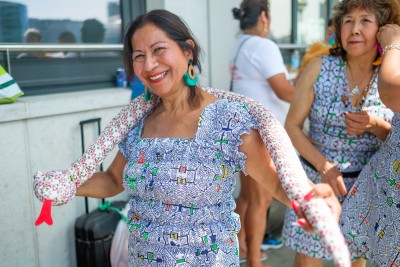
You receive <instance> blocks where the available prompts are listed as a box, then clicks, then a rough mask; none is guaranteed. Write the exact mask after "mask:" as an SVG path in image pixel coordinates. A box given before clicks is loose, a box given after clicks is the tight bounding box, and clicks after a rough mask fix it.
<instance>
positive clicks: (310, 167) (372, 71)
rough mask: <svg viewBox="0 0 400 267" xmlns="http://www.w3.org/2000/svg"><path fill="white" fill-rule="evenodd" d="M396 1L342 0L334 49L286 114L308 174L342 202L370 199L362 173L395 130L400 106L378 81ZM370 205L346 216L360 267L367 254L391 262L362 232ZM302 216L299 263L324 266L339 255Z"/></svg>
mask: <svg viewBox="0 0 400 267" xmlns="http://www.w3.org/2000/svg"><path fill="white" fill-rule="evenodd" d="M395 6H397V5H394V2H393V1H392V0H363V1H361V0H343V1H342V2H340V3H339V4H337V5H336V6H335V9H334V11H335V13H334V17H333V22H334V26H335V35H336V40H335V45H334V46H333V48H332V49H331V50H330V55H328V56H322V57H318V58H315V59H313V60H312V61H311V62H310V63H309V65H307V67H306V69H305V70H304V72H302V74H301V75H300V77H299V79H298V82H297V83H296V89H297V90H295V95H294V100H293V101H292V103H291V107H290V110H289V114H288V117H287V120H286V125H285V126H286V130H287V132H288V134H289V136H290V137H291V140H292V142H293V144H294V146H295V147H296V148H297V150H298V151H299V153H300V159H301V161H302V164H303V167H304V170H305V171H306V172H307V175H308V177H309V178H310V179H311V180H312V181H313V182H315V183H328V184H330V185H331V187H332V188H333V190H334V191H335V194H336V195H337V196H338V197H339V198H340V199H341V200H342V201H343V200H344V199H345V198H346V200H344V201H345V202H344V203H350V200H351V199H352V197H353V196H354V195H356V196H358V198H362V201H361V202H363V203H367V199H368V198H369V189H368V188H365V187H364V190H363V191H361V190H360V189H359V188H358V187H357V186H356V185H357V182H356V179H357V176H358V175H359V174H360V172H361V171H362V169H363V168H364V167H365V168H368V165H369V164H368V162H369V160H370V159H371V158H372V157H373V155H374V154H375V153H376V152H377V151H378V148H379V147H380V146H382V145H383V142H384V140H385V139H386V137H387V136H388V134H389V132H390V130H391V125H390V122H391V119H392V116H393V112H392V111H391V110H390V109H388V108H387V107H385V106H384V105H383V104H382V102H381V100H380V98H379V93H378V87H377V81H378V73H379V65H380V62H381V59H380V54H379V51H378V42H377V33H378V29H379V27H380V26H382V25H384V24H386V23H393V22H395V21H397V20H398V18H399V11H398V9H397V8H393V7H395ZM306 118H308V119H309V120H310V131H309V132H308V133H307V134H306V133H304V132H303V124H304V121H305V120H306ZM368 180H375V178H373V177H372V176H371V177H368ZM353 184H354V185H353ZM350 192H351V193H350ZM368 201H370V200H368ZM371 201H373V203H372V204H371V205H369V206H368V208H365V209H363V210H362V211H363V212H364V213H365V214H369V213H370V210H369V207H376V206H378V205H379V201H377V200H371ZM375 201H376V202H377V203H375ZM351 203H353V202H351ZM368 203H371V202H368ZM363 205H364V204H360V205H358V204H357V205H355V206H351V207H350V206H347V207H346V211H345V212H343V215H342V217H341V226H342V227H343V233H344V234H345V236H346V238H348V243H349V248H350V250H351V254H352V260H353V261H354V262H353V266H365V264H366V262H365V259H368V260H371V261H372V263H373V266H384V265H385V264H386V263H384V262H386V261H385V259H384V255H378V254H377V253H376V252H375V251H374V252H373V253H371V252H370V250H371V246H370V244H371V245H372V244H373V245H374V246H376V244H375V243H374V242H373V241H371V239H373V238H370V237H367V234H364V233H366V232H363V233H361V232H360V225H362V224H363V222H362V220H360V218H361V217H362V216H364V215H365V214H364V213H363V214H360V212H359V211H358V210H359V208H358V207H359V206H363ZM365 216H366V215H365ZM382 216H383V217H384V216H385V215H384V214H382ZM371 219H372V218H370V217H368V220H369V221H371ZM373 219H374V220H375V221H376V220H378V218H376V217H375V218H373ZM294 220H296V217H295V214H294V213H293V212H292V211H289V212H288V213H287V215H286V220H285V227H284V238H285V244H286V245H287V246H288V247H290V248H292V249H293V250H295V251H296V257H295V266H322V264H323V260H329V259H331V255H330V252H329V249H328V248H326V247H324V246H322V245H321V244H320V241H319V239H318V238H317V237H316V236H315V235H313V234H310V233H306V232H304V231H303V230H302V229H301V228H300V227H298V226H295V225H293V224H292V222H293V221H294ZM368 224H369V226H370V228H369V229H370V231H371V233H372V232H373V230H372V228H373V226H372V225H377V224H374V223H368ZM361 228H363V227H361ZM394 234H395V235H396V232H394ZM380 242H387V243H385V244H387V245H388V246H386V247H385V251H386V248H388V247H391V246H397V245H395V244H396V242H393V239H391V238H389V237H387V238H386V239H385V240H382V241H380ZM382 254H383V253H382Z"/></svg>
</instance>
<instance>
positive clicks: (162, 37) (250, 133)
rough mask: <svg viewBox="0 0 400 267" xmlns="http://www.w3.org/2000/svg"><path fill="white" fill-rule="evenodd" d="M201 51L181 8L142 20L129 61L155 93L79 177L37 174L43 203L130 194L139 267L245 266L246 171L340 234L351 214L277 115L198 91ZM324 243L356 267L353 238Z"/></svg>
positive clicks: (96, 147) (103, 139)
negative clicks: (313, 174)
mask: <svg viewBox="0 0 400 267" xmlns="http://www.w3.org/2000/svg"><path fill="white" fill-rule="evenodd" d="M200 51H201V50H200V47H199V46H198V44H197V42H196V41H195V39H194V37H193V35H192V34H191V33H190V31H189V29H188V28H187V26H186V25H185V23H184V22H183V21H182V20H181V19H180V18H179V17H178V16H177V15H175V14H173V13H171V12H169V11H166V10H152V11H150V12H148V13H146V14H144V15H141V16H139V17H138V18H137V19H136V20H134V21H133V22H132V23H131V24H130V25H129V27H128V30H127V32H126V37H125V40H124V56H125V57H124V59H125V62H126V67H127V69H128V70H129V71H128V74H129V75H130V77H132V76H133V74H135V75H137V76H138V77H139V79H140V80H141V81H142V82H143V83H144V84H145V85H146V86H148V87H150V89H151V91H152V94H153V96H152V97H151V99H150V100H149V101H147V102H146V101H144V99H143V98H142V97H141V98H139V99H135V100H134V101H132V103H131V104H130V105H129V106H127V107H126V108H125V109H124V110H123V111H121V113H120V114H119V115H118V116H117V117H116V118H115V119H114V120H113V121H112V122H111V123H110V125H109V126H107V127H106V129H105V130H104V132H103V134H102V135H101V136H100V137H99V139H98V140H97V141H96V142H95V143H94V144H93V145H92V146H91V147H90V148H89V149H88V150H87V152H86V153H84V155H83V156H82V158H81V159H79V160H78V161H76V162H75V163H73V164H72V165H71V167H70V168H69V169H68V170H66V171H55V172H49V173H37V174H36V175H35V183H34V188H35V192H36V195H37V197H38V198H39V199H40V200H42V201H44V202H45V203H49V202H50V203H52V204H53V205H61V204H65V203H66V202H68V201H70V200H71V199H72V198H73V197H74V196H75V194H76V195H78V196H91V197H97V198H99V197H100V198H102V197H109V196H113V195H116V194H118V193H120V192H122V191H123V190H125V191H126V192H128V193H129V194H130V211H129V213H128V225H129V229H130V237H129V250H130V253H129V266H151V265H154V266H155V265H163V266H174V265H176V264H177V263H178V264H179V263H182V264H184V265H185V266H193V267H194V266H215V267H216V266H239V255H238V244H237V237H236V234H237V232H238V231H239V229H240V223H239V220H238V216H237V214H236V213H234V212H233V210H234V207H235V201H234V199H233V197H232V193H233V190H234V187H235V182H236V180H235V173H236V172H237V171H239V170H241V171H243V172H245V173H249V175H251V177H253V178H254V179H255V180H256V181H257V182H259V183H260V184H261V185H262V186H263V187H264V188H265V189H266V190H268V191H269V192H270V193H271V195H272V196H273V197H275V198H276V199H278V200H279V201H281V202H282V203H284V204H285V205H287V206H290V200H289V196H288V195H290V197H291V198H292V199H293V201H294V203H297V202H296V201H298V202H299V203H301V204H302V207H304V213H305V214H306V215H307V218H309V219H310V222H311V223H313V226H315V227H316V229H317V230H318V231H319V234H320V235H321V236H324V237H325V236H329V235H333V234H334V233H339V230H338V229H337V225H336V222H335V220H334V217H333V216H331V214H334V215H335V216H338V215H339V209H337V208H338V207H339V204H338V201H337V199H336V198H335V196H334V195H333V191H332V190H331V188H330V187H328V186H315V187H312V186H311V184H310V183H309V182H308V180H307V179H306V177H305V174H304V173H300V175H299V173H298V172H296V171H295V170H298V169H299V168H300V164H299V162H298V160H297V158H296V154H295V151H294V149H293V147H291V146H290V142H289V141H288V140H287V139H288V138H287V136H286V135H285V133H284V131H283V129H282V127H281V126H280V125H279V123H278V122H277V121H276V119H275V118H274V117H273V116H271V114H270V113H269V111H268V110H266V108H265V107H263V106H261V105H259V104H258V103H256V102H255V101H251V100H249V99H246V98H245V97H243V96H240V95H236V94H233V93H226V92H224V91H221V90H216V89H212V88H204V87H201V86H199V85H197V84H195V80H196V79H195V78H194V77H192V78H193V79H192V78H191V77H190V76H193V73H192V70H193V66H192V65H195V66H197V67H198V68H199V66H200V65H199V61H198V59H199V52H200ZM199 69H200V68H199ZM187 71H190V72H191V74H190V75H189V74H188V75H189V78H188V79H189V80H190V81H188V80H187V79H184V76H185V73H186V72H187ZM267 125H268V127H267ZM272 136H275V137H272ZM276 136H279V138H282V139H285V140H284V141H283V140H282V141H279V140H276V139H275V138H276ZM271 138H272V139H271ZM116 143H119V152H118V153H117V155H116V156H115V158H114V161H113V162H112V164H111V165H110V166H109V168H108V169H107V171H105V172H97V173H94V174H93V172H94V170H96V167H94V165H96V164H98V163H99V161H102V160H103V159H104V157H105V155H106V154H107V152H109V151H110V150H109V149H112V147H113V145H115V144H116ZM290 159H294V162H292V161H291V160H290ZM296 160H297V161H296ZM282 162H284V163H283V164H282ZM289 162H290V164H289ZM287 166H290V168H289V167H287ZM293 166H295V167H293ZM278 172H280V173H279V174H280V176H281V178H282V183H281V180H280V178H279V177H278ZM295 173H296V174H295ZM92 174H93V175H92ZM299 177H300V178H299ZM89 178H90V179H89ZM296 178H297V180H296ZM56 184H57V185H56ZM284 187H285V189H286V190H287V191H288V192H287V193H286V192H285V190H284ZM55 188H58V189H55ZM54 189H55V191H56V192H54V191H53V190H54ZM59 192H63V193H62V194H59ZM306 194H308V197H305V195H306ZM311 196H317V197H318V196H319V197H322V198H323V200H321V199H315V198H313V199H312V200H310V198H311ZM326 204H329V207H330V208H331V210H329V208H328V206H327V205H326ZM295 206H296V207H297V208H296V210H297V212H298V215H299V217H301V219H300V222H301V223H302V224H303V225H304V226H307V225H308V226H309V224H308V223H307V221H306V219H305V218H304V214H303V212H302V210H300V209H299V208H298V206H299V205H297V204H295ZM45 207H48V204H46V205H45ZM323 207H325V209H324V208H323ZM44 210H46V209H44ZM320 211H322V212H323V215H321V216H319V215H318V216H319V218H321V219H318V220H316V217H315V216H317V215H316V212H318V213H319V212H320ZM43 214H46V213H43ZM319 214H320V213H319ZM40 218H42V216H41V217H40ZM324 240H325V241H326V242H327V243H329V245H330V246H332V247H333V248H335V252H336V253H335V255H336V256H337V257H336V259H337V260H338V262H340V264H339V265H340V266H343V267H346V266H348V257H346V253H347V251H346V247H345V246H344V245H343V242H341V241H343V239H341V238H340V237H338V238H335V240H333V239H332V238H329V239H328V238H325V239H324ZM339 265H338V266H339Z"/></svg>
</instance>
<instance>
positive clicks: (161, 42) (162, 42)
mask: <svg viewBox="0 0 400 267" xmlns="http://www.w3.org/2000/svg"><path fill="white" fill-rule="evenodd" d="M166 43H167V42H165V41H158V42H155V43H154V44H152V45H150V48H153V47H154V46H156V45H158V44H166ZM136 52H142V50H140V49H136V50H135V49H133V50H132V53H136Z"/></svg>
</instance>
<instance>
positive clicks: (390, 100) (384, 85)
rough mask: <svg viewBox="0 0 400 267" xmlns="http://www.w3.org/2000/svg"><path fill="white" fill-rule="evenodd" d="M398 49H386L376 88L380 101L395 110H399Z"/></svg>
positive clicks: (399, 76) (399, 59)
mask: <svg viewBox="0 0 400 267" xmlns="http://www.w3.org/2000/svg"><path fill="white" fill-rule="evenodd" d="M399 62H400V51H398V50H396V49H393V50H388V51H387V52H386V54H385V56H384V58H383V62H382V66H381V69H380V71H379V80H378V90H379V96H380V98H381V100H382V102H383V103H384V104H385V105H386V106H387V107H388V108H390V109H392V110H393V111H395V112H400V105H399V101H400V69H399V68H398V67H395V66H398V63H399Z"/></svg>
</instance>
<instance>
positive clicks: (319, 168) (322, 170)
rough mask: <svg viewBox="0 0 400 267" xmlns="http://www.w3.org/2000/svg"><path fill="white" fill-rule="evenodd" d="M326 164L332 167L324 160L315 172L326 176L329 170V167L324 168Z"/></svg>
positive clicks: (329, 162) (328, 161)
mask: <svg viewBox="0 0 400 267" xmlns="http://www.w3.org/2000/svg"><path fill="white" fill-rule="evenodd" d="M326 164H330V165H333V163H332V162H331V161H330V160H329V159H327V158H325V159H324V161H323V162H322V163H321V164H319V167H318V168H316V170H317V171H318V172H319V173H320V174H326V173H327V170H329V169H330V168H331V167H330V166H329V168H326Z"/></svg>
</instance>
